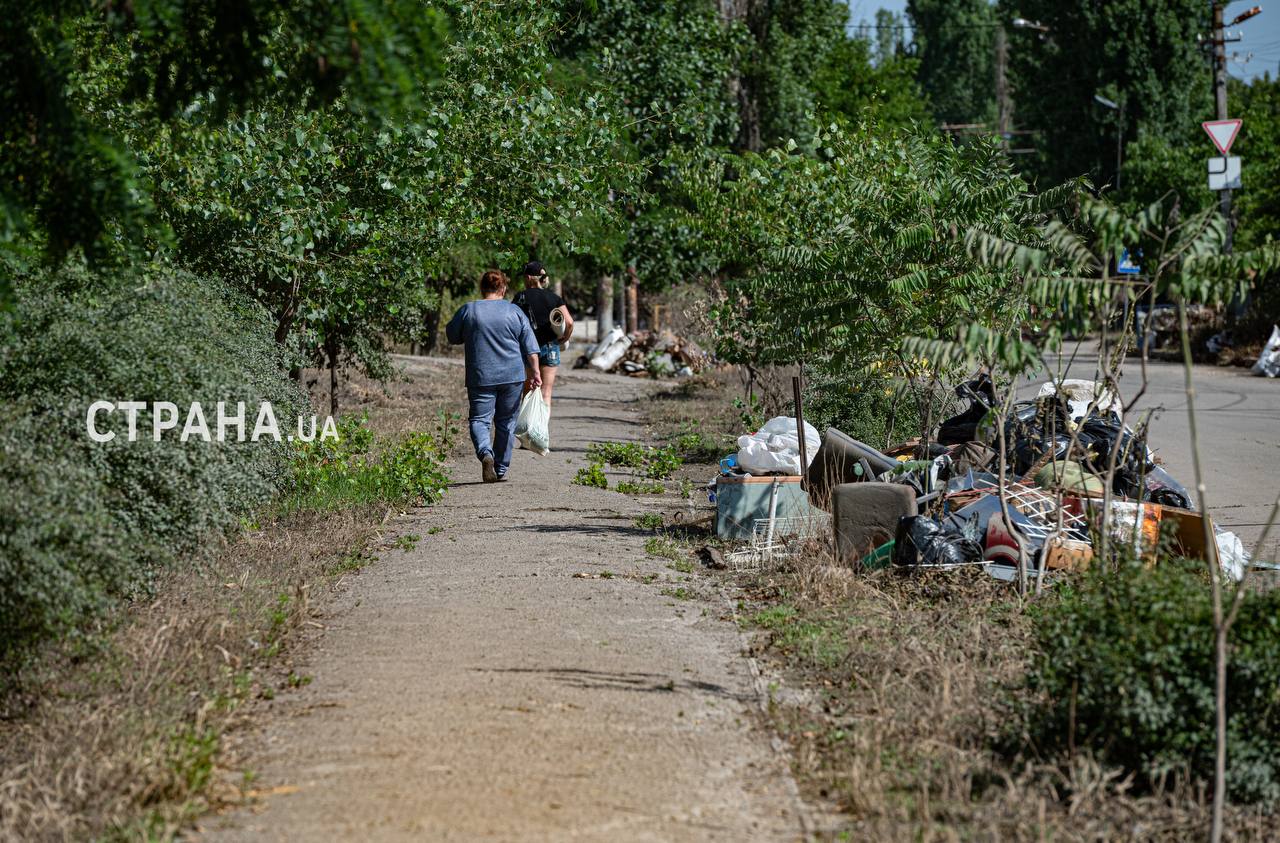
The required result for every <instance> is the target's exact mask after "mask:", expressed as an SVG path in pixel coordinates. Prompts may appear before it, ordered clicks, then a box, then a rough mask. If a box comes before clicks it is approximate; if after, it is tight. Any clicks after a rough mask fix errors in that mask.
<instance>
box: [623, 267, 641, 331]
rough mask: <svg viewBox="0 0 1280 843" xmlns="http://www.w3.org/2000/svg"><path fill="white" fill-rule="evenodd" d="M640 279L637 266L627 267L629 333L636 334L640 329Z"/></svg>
mask: <svg viewBox="0 0 1280 843" xmlns="http://www.w3.org/2000/svg"><path fill="white" fill-rule="evenodd" d="M639 286H640V279H639V278H638V277H636V268H635V267H634V266H629V267H627V295H626V300H627V333H628V334H634V333H635V332H636V331H638V330H640V295H639V291H638V288H639Z"/></svg>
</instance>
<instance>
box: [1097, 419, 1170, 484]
mask: <svg viewBox="0 0 1280 843" xmlns="http://www.w3.org/2000/svg"><path fill="white" fill-rule="evenodd" d="M1078 441H1079V442H1080V447H1081V448H1083V449H1084V452H1085V454H1086V457H1085V460H1084V462H1085V464H1086V465H1087V466H1088V467H1089V468H1090V469H1091V470H1092V471H1093V472H1094V473H1095V474H1098V475H1100V476H1103V477H1105V476H1106V473H1107V464H1108V462H1109V461H1110V460H1111V451H1112V449H1113V448H1119V451H1118V452H1117V453H1116V474H1115V481H1114V482H1113V483H1112V484H1111V489H1112V491H1113V492H1115V493H1116V494H1117V495H1124V496H1125V497H1127V498H1137V497H1139V493H1140V491H1141V489H1142V478H1143V476H1144V475H1145V474H1146V473H1147V472H1148V471H1149V470H1150V469H1152V468H1154V463H1152V462H1151V461H1150V460H1149V459H1148V458H1147V445H1146V441H1145V440H1143V439H1141V438H1139V437H1137V436H1135V435H1134V434H1133V433H1132V432H1130V431H1128V430H1125V428H1124V425H1123V424H1122V423H1121V422H1120V421H1119V420H1118V419H1115V418H1104V417H1101V416H1090V417H1089V418H1087V419H1085V420H1084V422H1083V423H1081V425H1080V435H1079V437H1078Z"/></svg>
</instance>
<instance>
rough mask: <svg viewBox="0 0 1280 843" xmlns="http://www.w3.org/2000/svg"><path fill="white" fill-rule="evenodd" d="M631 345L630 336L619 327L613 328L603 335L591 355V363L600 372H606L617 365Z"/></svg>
mask: <svg viewBox="0 0 1280 843" xmlns="http://www.w3.org/2000/svg"><path fill="white" fill-rule="evenodd" d="M630 347H631V337H629V336H627V334H626V332H625V331H623V330H622V329H621V328H616V327H615V328H614V329H613V330H612V331H610V332H609V333H607V334H605V335H604V339H602V340H600V344H599V345H597V346H596V350H595V353H594V354H592V355H591V365H592V366H594V367H595V368H597V369H599V370H600V371H602V372H607V371H609V370H610V369H612V368H613V367H614V366H615V365H617V363H618V361H619V360H621V359H622V355H624V354H626V353H627V349H628V348H630Z"/></svg>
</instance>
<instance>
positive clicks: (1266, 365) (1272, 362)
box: [1253, 325, 1280, 378]
mask: <svg viewBox="0 0 1280 843" xmlns="http://www.w3.org/2000/svg"><path fill="white" fill-rule="evenodd" d="M1253 373H1254V374H1255V375H1266V376H1267V377H1269V378H1280V325H1272V326H1271V339H1269V340H1267V344H1266V346H1264V347H1263V349H1262V353H1261V354H1259V355H1258V362H1257V363H1254V364H1253Z"/></svg>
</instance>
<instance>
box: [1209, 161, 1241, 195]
mask: <svg viewBox="0 0 1280 843" xmlns="http://www.w3.org/2000/svg"><path fill="white" fill-rule="evenodd" d="M1209 189H1210V190H1239V189H1240V156H1238V155H1228V156H1225V157H1222V158H1210V159H1209Z"/></svg>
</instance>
